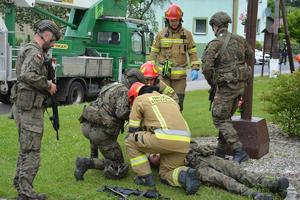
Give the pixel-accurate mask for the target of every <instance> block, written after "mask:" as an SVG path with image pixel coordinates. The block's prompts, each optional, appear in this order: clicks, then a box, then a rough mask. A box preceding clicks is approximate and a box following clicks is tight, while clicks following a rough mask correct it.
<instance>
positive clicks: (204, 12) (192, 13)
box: [155, 0, 267, 56]
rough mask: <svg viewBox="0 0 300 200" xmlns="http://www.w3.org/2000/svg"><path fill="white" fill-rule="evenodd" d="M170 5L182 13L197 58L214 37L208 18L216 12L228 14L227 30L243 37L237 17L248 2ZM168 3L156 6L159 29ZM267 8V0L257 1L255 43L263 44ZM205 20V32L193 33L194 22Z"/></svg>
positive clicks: (204, 0)
mask: <svg viewBox="0 0 300 200" xmlns="http://www.w3.org/2000/svg"><path fill="white" fill-rule="evenodd" d="M171 2H172V3H176V4H178V5H179V6H180V7H181V9H182V11H183V27H185V28H186V29H188V30H189V31H191V32H192V34H193V37H194V40H195V42H196V44H197V47H198V54H199V56H200V55H201V54H202V52H203V50H204V48H205V46H206V44H207V43H208V42H209V41H211V40H212V39H213V38H215V36H214V32H213V31H212V29H211V27H210V25H209V19H210V17H211V16H212V15H213V14H214V13H215V12H218V11H224V12H226V13H228V14H229V15H230V16H231V18H232V21H233V23H232V24H230V26H229V30H230V31H231V32H234V33H237V34H240V35H242V36H246V35H245V30H244V29H245V28H244V25H242V24H241V23H242V21H241V20H240V19H239V16H240V14H241V13H242V12H247V4H248V0H172V1H171ZM168 6H169V3H165V5H164V6H163V7H159V6H157V7H156V8H155V10H156V20H157V22H158V23H159V29H162V28H163V27H164V12H165V10H166V9H167V8H168ZM266 7H267V0H259V5H258V17H257V18H258V21H259V25H258V28H259V31H258V33H257V41H260V42H262V43H263V38H264V36H263V34H262V33H260V32H261V31H262V30H263V29H264V28H265V27H266V16H265V14H264V13H265V12H264V11H265V8H266ZM205 19H206V32H205V33H201V34H199V33H196V32H195V27H196V25H195V20H205Z"/></svg>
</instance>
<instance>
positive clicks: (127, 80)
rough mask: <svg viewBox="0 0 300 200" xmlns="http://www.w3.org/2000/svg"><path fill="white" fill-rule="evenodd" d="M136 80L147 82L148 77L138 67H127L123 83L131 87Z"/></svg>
mask: <svg viewBox="0 0 300 200" xmlns="http://www.w3.org/2000/svg"><path fill="white" fill-rule="evenodd" d="M135 82H141V83H144V84H146V79H145V77H144V75H143V74H142V72H141V71H140V70H139V69H136V68H130V69H127V70H126V71H125V73H124V76H123V80H122V83H123V84H125V86H126V87H127V88H128V89H129V88H130V87H131V85H132V84H133V83H135Z"/></svg>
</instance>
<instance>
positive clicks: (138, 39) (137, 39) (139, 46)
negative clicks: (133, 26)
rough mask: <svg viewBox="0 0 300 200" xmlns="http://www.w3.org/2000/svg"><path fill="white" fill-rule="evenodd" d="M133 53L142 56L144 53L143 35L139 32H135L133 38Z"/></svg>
mask: <svg viewBox="0 0 300 200" xmlns="http://www.w3.org/2000/svg"><path fill="white" fill-rule="evenodd" d="M131 44H132V51H134V52H135V53H139V54H141V53H142V51H143V39H142V35H141V34H140V33H138V32H133V33H132V36H131Z"/></svg>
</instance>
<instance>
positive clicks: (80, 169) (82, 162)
mask: <svg viewBox="0 0 300 200" xmlns="http://www.w3.org/2000/svg"><path fill="white" fill-rule="evenodd" d="M93 166H94V163H93V161H92V160H91V159H89V158H79V157H78V158H77V159H76V169H75V171H74V176H75V178H76V180H77V181H79V180H80V181H83V180H84V179H83V175H84V173H85V172H86V171H87V170H88V169H93V168H94V167H93Z"/></svg>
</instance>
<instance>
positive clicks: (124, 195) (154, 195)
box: [97, 185, 169, 200]
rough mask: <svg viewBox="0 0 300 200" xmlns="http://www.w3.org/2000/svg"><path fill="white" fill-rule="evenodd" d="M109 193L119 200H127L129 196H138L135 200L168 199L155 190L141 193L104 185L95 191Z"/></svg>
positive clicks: (140, 191)
mask: <svg viewBox="0 0 300 200" xmlns="http://www.w3.org/2000/svg"><path fill="white" fill-rule="evenodd" d="M104 191H107V192H110V193H112V194H114V195H116V196H118V197H120V199H122V200H124V199H128V198H129V196H130V195H135V196H138V198H137V199H139V198H141V197H146V198H149V199H169V198H166V197H162V196H161V194H160V193H159V192H158V191H157V190H156V189H150V190H147V191H142V190H138V189H137V190H133V189H129V188H124V187H118V186H109V185H104V186H102V187H101V188H99V189H98V190H97V192H104Z"/></svg>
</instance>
